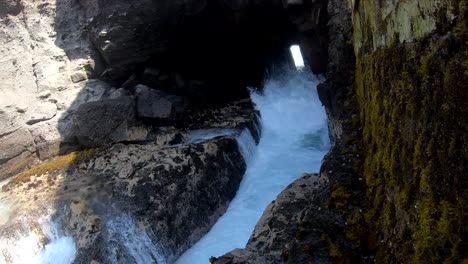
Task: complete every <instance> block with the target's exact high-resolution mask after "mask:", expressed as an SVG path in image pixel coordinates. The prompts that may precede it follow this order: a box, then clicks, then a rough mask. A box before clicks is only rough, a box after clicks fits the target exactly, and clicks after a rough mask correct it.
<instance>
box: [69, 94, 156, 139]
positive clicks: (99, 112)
mask: <svg viewBox="0 0 468 264" xmlns="http://www.w3.org/2000/svg"><path fill="white" fill-rule="evenodd" d="M135 117H136V112H135V99H134V98H133V97H130V96H125V97H120V98H117V99H107V100H101V101H95V102H89V103H85V104H82V105H80V106H79V107H78V109H77V111H76V112H75V114H74V116H73V129H74V133H75V136H76V138H77V139H78V141H79V142H80V144H82V145H83V146H88V147H96V146H103V145H107V144H110V143H115V142H122V141H135V140H145V139H146V137H147V135H148V131H147V130H146V129H145V128H144V127H141V126H138V124H137V123H136V120H135Z"/></svg>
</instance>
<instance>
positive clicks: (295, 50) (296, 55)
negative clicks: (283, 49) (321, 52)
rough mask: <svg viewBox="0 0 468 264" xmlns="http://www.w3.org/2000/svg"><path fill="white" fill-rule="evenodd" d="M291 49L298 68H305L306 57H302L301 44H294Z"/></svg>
mask: <svg viewBox="0 0 468 264" xmlns="http://www.w3.org/2000/svg"><path fill="white" fill-rule="evenodd" d="M289 49H290V50H291V54H292V57H293V60H294V64H295V65H296V69H298V70H300V69H302V68H304V59H302V53H301V48H300V47H299V45H292V46H291V48H289Z"/></svg>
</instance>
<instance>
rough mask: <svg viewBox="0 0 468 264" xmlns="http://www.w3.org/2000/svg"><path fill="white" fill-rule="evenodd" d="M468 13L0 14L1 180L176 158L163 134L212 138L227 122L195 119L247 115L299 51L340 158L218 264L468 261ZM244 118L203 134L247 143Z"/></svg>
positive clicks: (370, 7) (258, 5)
mask: <svg viewBox="0 0 468 264" xmlns="http://www.w3.org/2000/svg"><path fill="white" fill-rule="evenodd" d="M467 10H468V7H467V2H466V1H464V0H460V1H455V0H432V1H429V0H421V1H404V0H394V1H359V0H328V1H325V0H323V1H321V0H303V1H301V0H299V1H297V0H285V1H221V0H220V1H202V0H200V1H170V2H169V1H146V0H141V1H119V3H117V2H116V1H105V0H99V1H86V0H80V1H71V0H68V1H67V0H62V1H42V2H33V1H26V0H7V1H3V2H2V3H0V20H1V21H2V23H1V25H0V35H1V36H2V38H1V39H0V45H1V46H2V49H1V51H0V54H1V55H2V56H1V57H2V59H1V60H0V68H1V69H2V71H1V73H0V78H1V80H2V82H0V91H1V92H2V98H1V99H0V100H1V101H0V104H1V112H0V119H1V120H2V122H1V123H0V147H1V149H2V152H1V153H0V166H1V167H0V169H1V171H0V177H2V176H9V175H14V174H16V173H17V172H19V171H21V170H22V169H24V168H25V167H27V166H29V165H30V164H31V163H32V162H34V161H37V160H38V159H47V158H50V157H52V156H55V155H57V154H59V153H63V152H67V151H68V150H69V149H68V147H70V146H71V147H79V146H86V147H96V146H101V144H102V145H103V146H104V147H107V146H109V145H112V144H117V143H119V144H118V145H116V146H114V148H111V149H110V150H107V151H109V152H105V153H114V152H113V151H117V150H116V149H118V148H119V147H121V146H126V144H138V145H140V144H146V143H148V142H151V144H159V143H158V142H165V143H163V144H169V143H170V144H177V142H180V140H181V139H183V138H184V137H183V133H181V134H180V135H179V136H177V137H175V136H174V134H171V133H168V134H169V135H167V133H166V132H167V131H166V130H167V129H169V130H171V129H172V128H168V127H176V129H177V130H178V131H179V132H180V131H182V132H184V131H185V130H184V129H185V128H187V127H189V128H190V127H191V128H194V127H195V126H197V125H194V124H202V125H201V127H205V128H206V125H207V123H206V122H207V120H210V121H208V123H209V122H211V120H213V119H212V118H215V119H216V117H219V115H218V113H219V112H218V111H221V112H223V111H222V110H216V109H205V107H200V103H208V102H209V103H213V101H214V102H217V103H220V102H225V101H232V100H237V99H239V98H240V97H243V96H244V95H246V90H245V86H246V85H258V84H260V83H261V81H262V79H263V77H264V71H265V69H268V68H269V67H270V65H272V64H275V63H276V62H279V61H287V58H285V56H284V50H285V49H286V48H287V47H288V45H290V44H291V43H293V42H294V43H300V45H301V48H302V50H303V51H304V55H305V59H306V61H307V63H308V65H309V66H310V67H311V68H312V69H313V70H314V71H315V72H321V73H326V77H327V79H326V81H325V82H324V83H323V84H321V85H320V86H319V88H318V89H319V95H320V98H321V101H322V102H323V104H324V106H325V107H326V110H327V115H328V118H329V130H330V137H331V139H332V142H333V143H334V144H333V146H332V148H331V150H330V152H329V154H328V155H327V156H326V157H325V159H324V162H323V165H322V168H321V171H320V174H317V175H315V174H307V175H304V176H303V177H302V178H301V179H299V180H298V181H296V182H295V183H293V184H291V185H290V186H289V187H288V188H287V189H286V190H285V191H284V192H283V193H282V194H280V195H279V196H278V198H277V200H276V201H274V202H273V203H272V204H271V205H270V206H269V207H268V208H267V210H266V211H265V214H264V215H263V217H262V218H261V220H260V221H259V223H258V225H257V227H256V229H255V231H254V232H253V234H252V237H251V239H250V241H249V243H248V244H247V247H246V249H243V250H240V249H239V250H234V251H232V252H230V253H227V254H226V255H224V256H223V257H220V258H218V259H216V258H213V259H212V262H214V263H329V262H339V263H373V262H378V263H387V262H396V263H400V262H403V263H404V262H406V263H439V262H446V263H458V262H462V261H466V258H467V256H466V252H468V249H467V246H466V241H465V239H466V230H465V226H466V220H465V214H466V213H465V212H466V210H467V208H466V207H467V202H466V197H468V193H467V187H468V186H466V184H467V181H466V179H465V177H464V175H465V172H466V171H467V169H468V168H467V166H468V165H467V164H468V153H467V149H468V146H466V144H467V143H466V142H467V140H468V138H467V132H468V128H467V127H466V124H468V122H467V121H468V120H465V119H466V117H467V116H468V115H467V114H468V113H467V111H468V108H467V102H468V98H467V93H466V91H465V89H464V88H465V87H466V83H467V67H468V66H467V61H466V58H467V51H466V42H467V39H466V37H467V24H468V21H467V20H468V14H467V12H468V11H467ZM213 21H215V22H216V23H214V22H213ZM201 61H203V62H204V63H200V62H201ZM253 62H254V63H253ZM95 101H98V102H95ZM154 102H158V103H157V104H156V103H154ZM244 103H245V102H244ZM244 103H240V104H237V106H232V107H231V108H230V110H229V111H230V113H233V114H229V115H228V116H229V117H231V118H233V120H229V122H228V124H226V123H224V124H219V123H220V122H221V123H222V122H223V118H221V119H217V120H216V122H213V123H215V124H219V126H220V127H245V126H250V127H252V126H253V125H252V123H251V122H250V121H246V122H243V121H242V120H236V118H237V117H236V115H237V116H238V115H242V114H245V115H247V116H249V113H245V112H243V111H244V110H243V108H244V107H246V108H248V109H249V107H248V106H245V105H243V104H244ZM247 104H248V103H247ZM123 110H125V111H123ZM247 112H248V111H247ZM239 113H240V114H239ZM207 116H210V117H209V118H208V117H207ZM221 116H223V115H221ZM98 117H99V118H102V119H101V120H107V121H106V122H105V125H103V126H102V129H100V130H96V129H94V128H95V127H96V126H99V125H101V124H104V123H102V122H99V120H97V119H96V118H98ZM252 118H253V117H252V116H250V117H248V118H247V119H252ZM238 121H239V122H240V123H239V122H238ZM161 126H163V127H165V128H161ZM181 128H184V129H181ZM252 131H254V130H252ZM226 141H229V140H228V139H225V141H223V140H221V141H217V143H216V144H220V142H221V143H223V142H224V143H223V144H222V145H223V146H226V144H227V145H229V144H231V143H229V142H227V143H226ZM155 142H156V143H155ZM122 143H123V145H121V144H122ZM207 144H208V145H209V144H214V143H207ZM205 145H206V144H205ZM133 147H134V146H132V147H125V148H129V149H132V148H133ZM136 148H137V150H135V151H136V152H138V153H139V154H141V153H142V152H143V154H142V155H143V156H145V155H146V154H145V153H147V152H148V151H150V150H151V148H152V147H151V146H146V145H142V146H141V147H136ZM146 148H149V149H150V150H146ZM203 148H204V149H205V147H203ZM208 149H211V148H210V147H208ZM132 151H133V150H132ZM195 151H198V150H195ZM188 152H190V151H188ZM202 152H203V151H202ZM132 153H133V152H132ZM114 154H115V153H114ZM198 154H200V153H198ZM198 154H197V155H198ZM106 155H107V154H105V155H104V157H106ZM181 155H182V154H181ZM200 155H203V153H202V154H200ZM233 155H236V154H233ZM75 158H76V157H75ZM101 158H102V157H101ZM221 160H223V159H221ZM223 164H224V163H223ZM225 164H229V162H227V161H225ZM54 166H55V165H54ZM54 166H52V167H47V168H46V169H50V168H52V169H54V168H55V167H54ZM144 168H145V166H143V167H142V168H139V169H144ZM139 169H138V170H139ZM235 170H242V168H235ZM83 171H84V172H86V170H83ZM224 176H225V175H221V176H220V177H224ZM109 179H110V178H109ZM109 179H107V178H106V179H105V180H106V181H107V180H109ZM35 184H38V186H42V185H41V184H43V183H35V182H33V183H32V185H30V187H31V188H35ZM235 185H236V184H234V185H233V186H234V187H229V188H235ZM36 187H37V186H36ZM166 187H167V186H166ZM223 188H224V187H223ZM223 188H221V192H224V191H223V190H224V189H223ZM226 188H228V187H226ZM229 188H228V189H229ZM210 190H211V189H210ZM213 191H219V190H218V189H216V188H213ZM231 191H232V190H231V189H229V195H227V196H223V197H224V198H223V199H224V200H225V201H226V202H227V201H228V200H229V199H230V197H231ZM142 193H147V192H145V190H143V192H142ZM224 195H225V194H224ZM143 200H145V199H143ZM224 200H223V201H224ZM224 204H225V203H222V205H219V204H218V205H216V207H218V208H222V207H223V205H224ZM145 206H147V205H145ZM214 211H215V212H217V211H216V210H214ZM210 212H211V213H212V212H213V211H210ZM143 213H144V212H143ZM204 219H205V220H206V219H209V216H206V217H205V218H204ZM207 222H210V223H211V220H210V221H207ZM207 225H209V224H207ZM206 228H207V227H206ZM93 232H94V231H93ZM171 239H172V238H171ZM171 239H169V240H171ZM193 239H195V238H193ZM166 243H169V244H170V243H173V244H177V245H178V246H180V245H181V244H183V247H186V246H187V245H188V244H187V242H184V241H182V242H181V241H175V242H174V241H170V242H167V241H166ZM170 247H171V248H172V247H173V246H170ZM98 253H99V254H100V253H102V252H98ZM98 253H96V254H95V256H97V257H96V258H98V256H99V254H98ZM179 253H180V252H179V251H178V252H172V253H171V254H172V255H173V256H176V255H177V254H179ZM123 257H125V256H123Z"/></svg>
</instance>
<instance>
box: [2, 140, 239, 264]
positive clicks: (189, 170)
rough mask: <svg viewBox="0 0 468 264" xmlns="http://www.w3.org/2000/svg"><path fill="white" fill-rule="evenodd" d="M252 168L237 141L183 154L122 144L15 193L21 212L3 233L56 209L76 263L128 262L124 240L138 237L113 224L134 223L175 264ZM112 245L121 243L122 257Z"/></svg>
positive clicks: (184, 149) (193, 147)
mask: <svg viewBox="0 0 468 264" xmlns="http://www.w3.org/2000/svg"><path fill="white" fill-rule="evenodd" d="M245 168H246V165H245V162H244V161H243V158H242V155H241V153H240V151H239V148H238V146H237V143H236V140H235V139H234V138H229V137H223V138H217V139H213V140H209V141H206V142H203V143H198V144H190V145H179V146H177V147H162V146H159V145H157V144H146V145H135V144H128V145H123V144H116V145H114V146H113V147H111V148H110V149H107V150H104V151H103V152H100V153H98V154H97V155H95V157H93V158H91V159H90V160H88V161H86V162H83V163H81V164H76V165H74V167H73V168H70V169H69V170H65V171H61V172H56V173H55V174H46V175H38V176H32V177H31V178H30V179H29V180H28V181H25V182H22V183H19V184H18V185H16V187H14V188H11V189H10V191H9V194H10V197H11V198H12V199H15V201H16V202H17V204H18V205H20V206H21V208H22V210H21V214H16V215H13V216H11V217H10V221H9V224H8V225H7V226H6V227H5V226H3V227H1V228H0V233H2V235H5V234H6V233H7V234H9V235H8V236H14V235H15V234H14V233H11V232H8V230H11V229H12V228H14V226H15V225H16V224H18V225H21V220H20V219H23V218H22V215H28V214H29V217H30V216H31V215H32V214H33V213H34V214H37V215H42V214H45V213H46V212H47V211H48V210H50V209H51V208H52V210H53V211H55V212H56V213H55V216H60V217H63V218H62V219H66V221H65V225H66V228H67V229H68V230H69V232H70V234H71V235H72V236H73V237H74V241H75V243H76V245H77V257H76V259H75V262H76V263H89V262H90V261H92V260H95V261H98V262H100V263H107V262H109V261H111V260H112V259H114V258H118V259H120V260H122V261H124V260H125V262H128V261H132V260H133V259H132V258H130V254H131V253H132V252H130V251H129V250H130V249H129V248H127V247H126V246H125V243H126V241H124V240H125V239H131V237H120V236H121V235H120V234H122V232H127V230H121V229H119V230H113V229H111V227H110V225H117V226H119V225H120V224H124V223H119V221H120V220H119V219H121V217H131V218H132V219H133V221H134V222H135V225H137V226H138V227H139V228H140V230H141V231H140V232H145V233H146V234H147V235H148V236H149V237H150V239H152V240H153V243H155V244H157V245H158V246H160V247H161V249H160V250H161V252H160V253H162V254H163V255H164V256H165V259H166V260H167V262H168V263H172V262H173V261H174V260H175V259H176V258H177V256H179V255H180V254H181V253H183V251H184V250H186V249H187V248H188V247H190V246H191V245H192V244H193V243H195V241H197V240H198V239H199V238H201V237H202V236H203V235H204V234H205V233H206V232H207V231H208V230H209V228H210V227H211V226H212V225H213V224H214V223H215V222H216V220H217V219H218V218H219V217H220V216H221V215H222V213H223V212H224V211H225V210H226V208H227V206H228V204H229V201H230V200H231V199H232V198H233V197H234V195H235V193H236V191H237V188H238V186H239V184H240V181H241V178H242V175H243V174H244V171H245ZM57 173H62V175H57ZM31 197H35V199H40V201H41V203H36V202H34V200H35V199H31ZM168 205H170V206H168ZM60 208H65V209H64V210H62V209H60ZM122 212H124V216H122ZM28 219H29V222H30V223H29V225H30V226H37V225H38V222H36V220H38V218H36V219H35V218H28ZM116 221H117V222H116ZM121 228H122V227H121ZM123 228H129V227H128V226H125V225H124V226H123ZM34 232H38V233H39V234H41V231H40V229H38V230H36V231H34ZM112 232H116V233H115V234H114V233H112ZM112 234H114V235H112ZM112 241H114V242H112ZM110 243H117V244H113V248H114V249H115V250H112V249H111V248H110V247H109V245H110ZM139 250H145V249H139Z"/></svg>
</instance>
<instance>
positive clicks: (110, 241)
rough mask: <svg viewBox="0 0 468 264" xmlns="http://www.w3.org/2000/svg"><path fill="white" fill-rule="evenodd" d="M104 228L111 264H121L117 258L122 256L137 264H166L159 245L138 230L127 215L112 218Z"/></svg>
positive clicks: (142, 231)
mask: <svg viewBox="0 0 468 264" xmlns="http://www.w3.org/2000/svg"><path fill="white" fill-rule="evenodd" d="M106 227H107V232H108V237H107V245H108V246H109V248H110V249H111V255H110V256H109V261H110V262H111V263H121V261H119V257H118V256H119V255H122V254H123V255H126V256H127V257H128V258H130V259H132V260H133V263H137V264H147V263H158V264H165V263H167V262H166V258H165V257H164V256H163V255H162V253H161V251H162V249H161V248H160V247H159V245H157V244H156V243H155V242H154V240H153V239H151V238H150V236H149V235H148V233H146V232H145V231H144V230H142V229H140V228H139V227H138V226H137V225H136V223H135V222H134V220H133V218H132V217H130V216H129V215H127V214H121V215H114V216H112V218H111V219H110V220H109V221H108V222H107V223H106Z"/></svg>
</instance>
